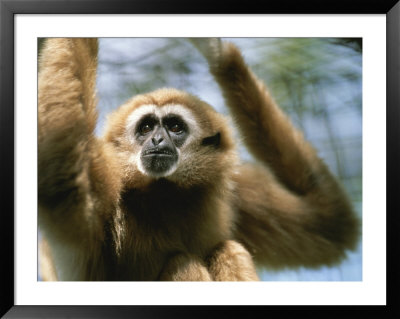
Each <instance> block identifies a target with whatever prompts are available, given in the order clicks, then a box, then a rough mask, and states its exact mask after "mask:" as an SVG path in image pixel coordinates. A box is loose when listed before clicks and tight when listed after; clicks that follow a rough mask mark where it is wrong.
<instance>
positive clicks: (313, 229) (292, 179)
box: [192, 39, 359, 268]
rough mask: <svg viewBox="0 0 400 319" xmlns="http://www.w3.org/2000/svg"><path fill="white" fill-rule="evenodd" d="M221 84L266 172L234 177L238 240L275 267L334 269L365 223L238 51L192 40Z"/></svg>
mask: <svg viewBox="0 0 400 319" xmlns="http://www.w3.org/2000/svg"><path fill="white" fill-rule="evenodd" d="M192 42H194V44H195V46H197V48H198V49H199V50H200V51H201V52H202V53H203V55H204V56H205V57H206V59H207V60H208V62H209V65H210V71H211V73H212V74H213V75H214V77H215V79H216V81H217V82H218V84H219V85H220V87H221V89H222V92H223V95H224V97H225V100H226V102H227V105H228V107H229V108H230V110H231V112H232V115H233V117H234V119H235V120H236V122H237V124H238V126H239V130H240V132H241V136H242V138H243V140H244V143H245V144H246V146H247V147H248V149H249V150H250V152H251V153H252V154H253V155H254V157H255V158H256V159H257V160H259V161H260V162H261V163H263V164H264V165H250V164H246V165H243V166H242V167H241V168H240V172H239V173H238V174H237V176H236V182H237V185H238V186H237V203H236V205H237V207H238V209H239V212H240V216H239V220H238V224H237V230H236V238H237V239H238V240H240V241H241V242H243V243H244V244H245V246H246V247H247V248H248V249H249V250H250V252H251V253H252V254H253V255H254V257H255V260H256V262H258V263H261V264H263V265H266V266H270V267H275V268H279V267H284V266H289V267H291V266H308V267H315V266H318V265H321V264H332V263H335V262H337V261H339V260H340V259H341V258H342V257H344V256H345V250H346V249H354V248H355V246H356V243H357V240H358V237H359V221H358V219H357V217H356V215H355V214H354V212H353V210H352V207H351V205H350V203H349V200H348V199H347V196H346V194H345V193H344V191H343V190H342V188H341V186H340V185H339V184H338V182H337V181H336V180H335V178H334V177H333V176H332V175H331V173H330V172H329V170H328V168H327V167H326V166H325V164H324V163H323V162H322V161H321V160H320V159H319V158H318V156H317V154H316V152H315V150H314V149H313V148H312V146H311V145H310V144H309V143H308V142H306V141H305V140H304V138H303V135H302V134H301V132H299V131H298V130H296V129H295V128H294V127H293V125H292V124H291V122H290V121H289V119H288V118H287V116H286V115H285V114H284V113H283V112H282V110H281V109H280V108H279V107H278V106H277V105H276V103H275V102H274V101H273V99H272V98H271V96H270V95H269V93H268V91H267V90H266V88H265V86H264V84H263V83H262V82H261V81H260V80H259V79H257V78H256V76H255V75H254V74H253V73H252V71H251V70H250V69H249V68H248V67H247V65H246V64H245V62H244V60H243V58H242V56H241V54H240V52H239V50H238V49H237V48H236V47H235V46H234V45H233V44H231V43H227V42H221V41H220V40H218V39H209V40H205V39H194V40H192Z"/></svg>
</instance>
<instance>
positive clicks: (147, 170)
mask: <svg viewBox="0 0 400 319" xmlns="http://www.w3.org/2000/svg"><path fill="white" fill-rule="evenodd" d="M198 131H199V128H198V127H197V125H196V122H195V119H194V116H193V115H192V114H190V112H189V110H187V109H185V108H184V106H182V105H179V104H170V105H165V106H163V107H161V108H159V107H157V106H156V105H142V106H140V107H139V108H138V109H137V110H135V111H133V112H132V113H131V114H130V116H129V117H128V121H127V132H128V135H129V136H130V140H131V142H132V143H133V144H135V145H138V146H140V148H139V152H138V153H137V154H136V155H137V157H136V162H137V166H138V169H139V170H140V171H141V172H142V173H143V174H145V175H148V176H151V177H166V176H169V175H171V174H173V173H174V172H175V170H176V169H177V167H178V165H179V161H180V158H181V148H182V147H183V146H184V145H185V143H186V142H187V141H188V139H189V140H192V139H193V137H194V136H195V135H196V132H198ZM190 137H192V139H190Z"/></svg>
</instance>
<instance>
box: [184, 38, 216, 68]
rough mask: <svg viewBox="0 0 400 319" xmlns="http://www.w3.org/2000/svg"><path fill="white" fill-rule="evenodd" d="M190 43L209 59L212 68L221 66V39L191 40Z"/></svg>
mask: <svg viewBox="0 0 400 319" xmlns="http://www.w3.org/2000/svg"><path fill="white" fill-rule="evenodd" d="M189 41H190V42H191V43H192V44H193V45H194V46H195V47H196V48H197V50H199V51H200V53H201V54H202V55H203V56H204V57H205V58H206V59H207V61H208V64H209V65H210V67H212V68H213V67H217V66H218V65H219V62H220V59H221V56H222V49H223V43H222V41H221V39H220V38H190V39H189Z"/></svg>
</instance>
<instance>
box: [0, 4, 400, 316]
mask: <svg viewBox="0 0 400 319" xmlns="http://www.w3.org/2000/svg"><path fill="white" fill-rule="evenodd" d="M0 1H1V5H0V17H1V29H0V30H1V38H0V50H1V51H0V54H1V55H0V57H1V71H0V150H1V151H0V152H1V153H0V167H1V173H0V174H1V175H0V176H1V177H0V180H1V185H2V190H1V192H0V196H1V206H2V209H1V222H2V226H3V227H2V230H1V231H0V236H1V242H2V243H3V245H2V250H1V251H2V253H1V260H2V261H1V265H2V276H1V309H0V315H2V316H4V317H5V318H64V317H68V318H76V317H79V318H89V317H90V318H164V317H171V318H179V317H184V318H204V317H208V316H210V315H211V316H216V317H217V316H218V317H221V318H222V317H227V316H232V315H234V316H235V317H236V316H238V317H245V316H247V315H248V314H249V312H252V315H253V314H254V315H256V314H257V316H258V313H261V314H262V315H263V314H265V316H277V315H279V316H280V317H285V316H287V315H288V316H290V315H296V317H302V316H308V317H310V316H311V317H312V316H320V315H323V316H324V317H325V316H327V315H328V316H334V317H335V318H337V317H346V318H347V317H350V316H351V317H354V316H358V315H360V314H361V312H365V313H366V314H368V315H371V316H372V317H374V318H392V317H393V318H394V317H396V316H399V313H400V312H399V307H398V293H397V290H398V287H397V286H398V285H399V284H400V280H399V274H398V273H399V271H398V269H400V268H399V262H398V260H397V259H396V258H395V257H396V255H398V254H396V248H397V247H396V243H399V242H400V240H399V235H398V233H399V232H398V230H397V229H396V228H397V227H396V226H399V224H398V220H397V217H396V214H397V213H398V212H399V204H398V201H397V198H396V197H398V196H397V187H396V184H397V183H398V182H397V181H398V180H399V174H398V169H397V167H398V165H399V164H398V163H399V162H400V157H399V147H398V143H399V142H398V138H399V137H400V121H399V119H400V111H399V110H400V108H399V106H400V89H399V88H400V81H399V79H400V74H399V70H400V65H399V57H400V22H399V17H400V3H399V2H398V0H388V1H383V0H348V1H340V0H335V1H333V0H325V1H316V0H308V1H283V2H280V1H274V2H273V3H267V1H261V2H257V3H252V1H246V4H243V3H240V2H237V3H236V4H234V3H229V6H228V5H227V3H226V2H225V4H224V2H220V3H218V2H216V1H213V2H209V1H208V0H204V1H198V2H195V1H176V0H173V1H162V0H158V1H157V0H136V1H130V2H128V1H123V0H84V1H75V0H69V1H68V0H60V1H55V0H53V1H39V0H13V1H11V0H8V1H7V0H0ZM36 13H37V14H38V13H40V14H57V13H62V14H121V13H124V14H129V13H135V14H146V13H152V14H172V13H173V14H183V13H184V14H228V13H246V14H254V13H258V14H260V13H263V14H280V13H284V14H292V13H296V14H305V13H307V14H326V13H329V14H385V15H386V20H387V29H386V39H387V44H386V45H387V105H386V112H387V113H386V114H387V117H386V125H387V129H386V134H387V135H386V136H387V137H386V147H387V153H386V156H387V160H386V164H387V166H386V169H387V171H386V173H387V176H386V177H387V203H386V204H387V212H386V214H387V216H386V217H387V305H386V306H373V307H372V306H370V307H368V306H355V307H349V306H329V307H328V306H323V307H313V308H312V309H310V308H309V307H307V306H295V307H294V306H291V307H278V306H240V307H225V306H212V307H210V306H204V307H203V306H16V305H15V304H14V294H15V291H14V174H15V171H14V169H15V168H14V160H15V157H14V18H15V15H16V14H36Z"/></svg>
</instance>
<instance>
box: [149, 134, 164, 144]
mask: <svg viewBox="0 0 400 319" xmlns="http://www.w3.org/2000/svg"><path fill="white" fill-rule="evenodd" d="M163 140H164V138H163V137H162V136H155V137H152V138H151V141H152V142H153V144H154V145H158V144H160V143H161V142H162V141H163Z"/></svg>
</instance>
